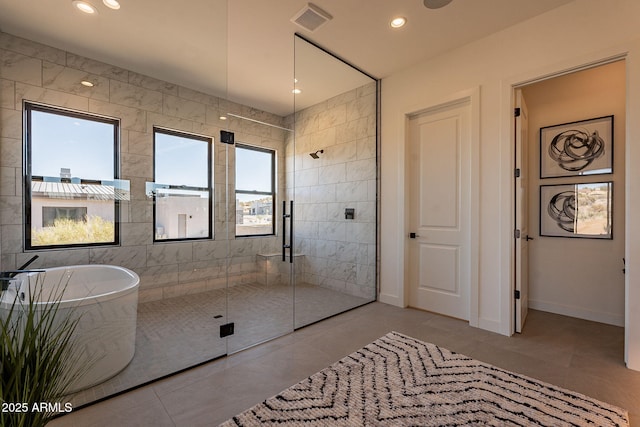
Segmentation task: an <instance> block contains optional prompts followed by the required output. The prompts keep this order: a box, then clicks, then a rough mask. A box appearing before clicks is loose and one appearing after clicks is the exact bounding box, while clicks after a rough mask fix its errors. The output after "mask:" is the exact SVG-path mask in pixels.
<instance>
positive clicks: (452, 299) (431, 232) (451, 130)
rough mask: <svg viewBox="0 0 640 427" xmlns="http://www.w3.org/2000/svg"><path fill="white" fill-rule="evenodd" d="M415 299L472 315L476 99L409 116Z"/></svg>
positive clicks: (435, 309) (412, 291) (422, 306)
mask: <svg viewBox="0 0 640 427" xmlns="http://www.w3.org/2000/svg"><path fill="white" fill-rule="evenodd" d="M409 139H410V140H409V150H410V151H409V156H410V158H409V162H408V165H409V170H408V171H407V172H408V177H409V183H408V187H409V188H408V190H409V197H410V202H409V226H410V230H409V231H410V232H411V233H412V234H410V235H409V236H408V238H409V239H410V241H409V249H408V250H409V254H408V255H409V257H408V258H409V266H408V268H409V272H408V273H409V305H411V306H412V307H416V308H420V309H423V310H428V311H432V312H436V313H440V314H444V315H447V316H452V317H456V318H459V319H465V320H469V290H470V281H471V261H470V260H471V242H470V235H471V233H470V232H471V218H470V208H471V103H470V102H469V101H465V102H461V103H457V104H455V105H451V106H448V107H443V108H439V109H436V110H431V111H428V112H425V113H422V114H419V115H416V116H413V117H411V118H410V120H409Z"/></svg>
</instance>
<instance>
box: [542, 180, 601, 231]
mask: <svg viewBox="0 0 640 427" xmlns="http://www.w3.org/2000/svg"><path fill="white" fill-rule="evenodd" d="M540 236H547V237H572V238H587V239H608V240H611V239H613V181H605V182H587V183H572V184H555V185H541V186H540Z"/></svg>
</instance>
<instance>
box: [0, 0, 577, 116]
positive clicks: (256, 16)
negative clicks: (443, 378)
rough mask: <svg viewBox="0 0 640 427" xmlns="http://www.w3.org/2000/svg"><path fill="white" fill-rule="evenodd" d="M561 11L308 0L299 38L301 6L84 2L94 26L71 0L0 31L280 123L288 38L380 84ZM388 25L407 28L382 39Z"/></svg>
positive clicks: (463, 2) (269, 0) (486, 4)
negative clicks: (313, 14)
mask: <svg viewBox="0 0 640 427" xmlns="http://www.w3.org/2000/svg"><path fill="white" fill-rule="evenodd" d="M571 1H574V0H534V1H532V0H453V2H452V3H450V4H449V5H448V6H446V7H444V8H442V9H438V10H431V9H427V8H425V7H424V6H423V2H422V0H394V1H390V0H313V3H314V4H316V5H317V6H319V7H321V8H322V9H324V10H325V11H326V12H328V13H329V14H331V15H332V16H333V19H332V20H331V21H329V22H328V23H327V24H325V25H323V26H322V27H320V28H319V29H317V30H316V31H315V32H309V31H306V30H304V29H302V28H301V27H299V26H297V25H296V24H294V23H293V22H291V18H292V17H293V16H294V15H296V13H297V12H299V11H300V10H301V9H302V8H303V7H304V6H305V5H306V4H307V1H306V0H231V1H228V0H189V1H187V2H185V1H179V0H120V3H121V5H122V7H121V9H120V10H117V11H114V10H111V9H108V8H106V7H105V6H104V5H103V4H102V2H101V1H100V0H89V2H91V3H93V4H94V5H95V6H96V7H97V8H98V10H99V13H98V14H97V15H96V16H88V15H84V14H81V13H80V12H79V11H77V10H75V8H73V7H72V3H71V0H47V1H42V0H20V1H16V0H0V30H1V31H4V32H7V33H10V34H13V35H16V36H20V37H24V38H27V39H30V40H34V41H37V42H41V43H44V44H47V45H50V46H53V47H57V48H60V49H65V50H68V51H70V52H73V53H77V54H79V55H83V56H86V57H89V58H92V59H96V60H99V61H102V62H106V63H109V64H112V65H116V66H119V67H122V68H126V69H129V70H132V71H135V72H138V73H141V74H145V75H148V76H151V77H155V78H157V79H160V80H165V81H169V82H171V83H176V84H180V85H183V86H186V87H188V88H192V89H195V90H199V91H202V92H205V93H210V94H213V95H216V96H225V97H228V98H229V99H230V100H232V101H234V102H239V103H242V104H246V105H250V106H253V107H256V108H258V109H261V110H265V111H269V112H272V113H275V114H278V115H282V116H284V115H287V114H290V113H291V112H292V109H293V95H292V94H291V89H292V86H293V84H292V80H293V76H294V65H297V66H298V68H300V64H301V61H302V60H301V59H298V60H297V61H295V62H294V38H293V34H294V33H296V32H297V33H299V34H301V35H303V36H304V37H306V38H308V39H310V40H312V41H313V42H315V43H316V44H318V45H320V46H322V47H323V48H325V49H327V50H328V51H331V52H332V53H334V54H336V55H338V56H339V57H341V58H343V59H345V60H348V61H349V62H350V63H352V64H353V65H355V66H357V67H358V68H360V69H362V70H364V71H366V72H367V73H368V74H370V75H371V76H373V77H375V78H384V77H387V76H389V75H391V74H393V73H395V72H398V71H400V70H402V69H405V68H407V67H409V66H411V65H413V64H415V63H417V62H420V61H422V60H424V59H426V58H430V57H434V56H436V55H439V54H442V53H443V52H446V51H448V50H451V49H454V48H456V47H459V46H462V45H464V44H467V43H469V42H471V41H473V40H475V39H477V38H480V37H484V36H487V35H489V34H491V33H494V32H496V31H499V30H501V29H504V28H507V27H509V26H512V25H514V24H516V23H518V22H521V21H523V20H526V19H529V18H531V17H533V16H536V15H539V14H541V13H544V12H546V11H548V10H551V9H553V8H556V7H559V6H562V5H564V4H566V3H569V2H571ZM397 15H401V16H404V17H406V18H407V20H408V22H407V25H406V26H405V27H403V28H401V29H398V30H392V29H391V28H390V27H389V21H390V19H391V18H392V17H394V16H397ZM299 56H301V55H299ZM305 61H310V59H308V58H307V59H305ZM296 63H297V64H296ZM312 68H313V67H312ZM315 68H316V69H317V70H319V69H321V68H322V67H321V65H318V67H315ZM325 76H326V74H325Z"/></svg>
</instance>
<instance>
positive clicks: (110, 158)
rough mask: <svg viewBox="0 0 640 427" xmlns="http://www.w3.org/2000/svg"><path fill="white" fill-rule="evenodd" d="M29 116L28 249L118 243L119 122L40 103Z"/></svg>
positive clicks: (124, 192) (124, 194)
mask: <svg viewBox="0 0 640 427" xmlns="http://www.w3.org/2000/svg"><path fill="white" fill-rule="evenodd" d="M25 111H26V120H27V141H26V144H27V147H26V171H25V175H26V183H27V187H26V188H25V210H26V212H27V215H26V218H27V221H26V223H25V227H26V230H25V236H26V247H27V248H48V247H56V246H74V245H91V244H116V243H118V242H117V241H118V233H117V221H118V215H117V205H118V200H122V199H128V187H127V188H122V187H121V186H120V184H119V183H118V184H117V182H118V176H117V167H116V165H117V161H118V157H117V156H118V154H117V148H118V124H119V123H118V121H117V120H115V119H109V118H104V117H98V116H93V115H89V114H84V113H78V112H73V111H67V110H62V109H58V108H53V107H48V106H44V105H39V104H31V103H26V104H25Z"/></svg>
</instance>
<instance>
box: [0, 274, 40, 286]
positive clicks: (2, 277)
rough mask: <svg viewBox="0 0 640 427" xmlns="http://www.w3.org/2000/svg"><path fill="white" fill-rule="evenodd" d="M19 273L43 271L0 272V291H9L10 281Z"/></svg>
mask: <svg viewBox="0 0 640 427" xmlns="http://www.w3.org/2000/svg"><path fill="white" fill-rule="evenodd" d="M20 273H44V270H7V271H0V282H1V283H2V290H3V291H6V290H7V289H9V284H10V283H11V279H13V278H14V277H15V276H16V275H17V274H20Z"/></svg>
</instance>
